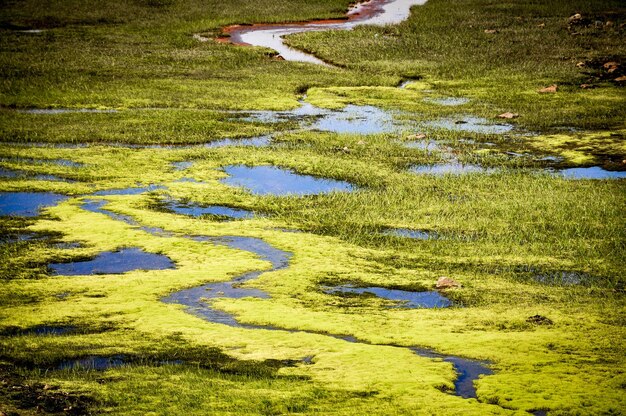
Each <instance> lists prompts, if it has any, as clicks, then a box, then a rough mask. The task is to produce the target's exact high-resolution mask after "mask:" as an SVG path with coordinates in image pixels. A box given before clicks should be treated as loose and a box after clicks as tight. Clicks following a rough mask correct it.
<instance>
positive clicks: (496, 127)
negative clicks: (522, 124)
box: [423, 117, 513, 134]
mask: <svg viewBox="0 0 626 416" xmlns="http://www.w3.org/2000/svg"><path fill="white" fill-rule="evenodd" d="M423 125H424V126H426V127H434V128H438V129H446V130H454V131H466V132H471V133H482V134H503V133H507V132H510V131H511V130H513V125H511V124H491V123H489V121H488V120H487V119H484V118H480V117H463V118H459V119H439V120H433V121H428V122H425V123H424V124H423Z"/></svg>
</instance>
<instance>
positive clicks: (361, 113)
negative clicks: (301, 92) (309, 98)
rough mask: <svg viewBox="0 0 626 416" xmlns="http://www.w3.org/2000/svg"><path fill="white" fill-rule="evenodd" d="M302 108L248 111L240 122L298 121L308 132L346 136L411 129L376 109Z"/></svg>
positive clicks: (356, 106) (306, 105) (387, 113)
mask: <svg viewBox="0 0 626 416" xmlns="http://www.w3.org/2000/svg"><path fill="white" fill-rule="evenodd" d="M300 104H301V106H300V107H298V108H296V109H295V110H289V111H255V112H246V113H245V114H247V115H248V116H247V117H244V118H241V119H239V120H243V121H257V122H262V123H279V122H284V121H289V120H291V121H297V122H298V123H300V125H301V127H302V128H305V129H307V130H311V129H313V130H320V131H327V132H332V133H344V134H381V133H392V132H398V131H401V130H402V129H403V128H408V126H406V125H405V124H403V123H401V122H399V121H394V118H393V114H394V113H393V112H391V111H386V110H382V109H380V108H378V107H374V106H367V105H365V106H359V105H352V104H350V105H347V106H345V107H344V108H342V109H341V110H327V109H323V108H318V107H315V106H314V105H312V104H310V103H307V102H303V101H300Z"/></svg>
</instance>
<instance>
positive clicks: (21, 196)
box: [0, 192, 67, 217]
mask: <svg viewBox="0 0 626 416" xmlns="http://www.w3.org/2000/svg"><path fill="white" fill-rule="evenodd" d="M65 199H67V197H66V196H64V195H59V194H55V193H51V192H0V215H2V216H4V215H15V216H20V217H36V216H37V215H39V212H40V210H41V209H42V208H45V207H51V206H54V205H57V204H58V203H59V202H61V201H64V200H65Z"/></svg>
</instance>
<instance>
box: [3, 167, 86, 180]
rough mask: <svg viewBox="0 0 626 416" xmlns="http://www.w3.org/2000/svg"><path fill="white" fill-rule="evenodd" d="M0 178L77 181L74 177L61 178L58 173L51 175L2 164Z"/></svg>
mask: <svg viewBox="0 0 626 416" xmlns="http://www.w3.org/2000/svg"><path fill="white" fill-rule="evenodd" d="M0 178H10V179H24V180H27V179H34V180H37V181H55V182H75V181H74V180H72V179H66V178H61V177H59V176H56V175H49V174H45V173H35V172H27V171H25V170H19V169H8V168H3V167H1V166H0Z"/></svg>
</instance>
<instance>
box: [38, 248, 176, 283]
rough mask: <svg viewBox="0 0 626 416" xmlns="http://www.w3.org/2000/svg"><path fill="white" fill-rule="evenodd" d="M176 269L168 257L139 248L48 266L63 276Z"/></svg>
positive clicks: (54, 272)
mask: <svg viewBox="0 0 626 416" xmlns="http://www.w3.org/2000/svg"><path fill="white" fill-rule="evenodd" d="M174 267H175V265H174V263H173V262H172V261H171V260H170V259H169V258H168V257H167V256H164V255H162V254H154V253H147V252H145V251H143V250H141V249H139V248H125V249H122V250H119V251H105V252H103V253H100V254H98V255H97V256H96V257H95V258H94V259H92V260H87V261H76V262H72V263H51V264H49V265H48V268H49V269H50V270H51V272H52V273H51V274H53V275H62V276H83V275H93V274H121V273H126V272H129V271H133V270H164V269H173V268H174Z"/></svg>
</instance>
